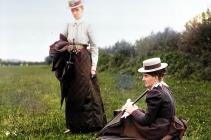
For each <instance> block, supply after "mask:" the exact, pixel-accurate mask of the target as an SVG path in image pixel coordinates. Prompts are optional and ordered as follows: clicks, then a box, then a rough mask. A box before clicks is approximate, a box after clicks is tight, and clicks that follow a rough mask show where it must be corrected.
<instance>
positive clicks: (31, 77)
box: [0, 66, 211, 140]
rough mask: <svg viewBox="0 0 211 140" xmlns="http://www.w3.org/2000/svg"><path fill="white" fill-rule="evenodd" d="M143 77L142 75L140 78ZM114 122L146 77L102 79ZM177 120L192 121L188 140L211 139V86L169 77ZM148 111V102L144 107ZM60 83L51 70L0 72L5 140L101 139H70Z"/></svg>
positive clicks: (0, 130)
mask: <svg viewBox="0 0 211 140" xmlns="http://www.w3.org/2000/svg"><path fill="white" fill-rule="evenodd" d="M140 76H141V75H140ZM98 78H99V82H100V87H101V94H102V98H103V101H104V105H105V111H106V114H107V117H108V120H109V119H111V118H112V114H113V110H115V109H117V108H120V107H121V106H122V105H123V104H124V102H125V101H126V99H127V98H131V99H134V98H135V97H137V96H138V95H139V94H140V93H141V92H142V91H144V88H143V85H142V82H140V81H141V80H140V77H138V76H137V77H136V76H134V77H133V76H131V75H119V74H118V73H109V72H102V73H99V74H98ZM166 81H167V83H168V84H169V85H170V86H171V88H172V91H173V92H174V97H175V99H176V106H177V114H178V116H181V117H183V118H185V119H187V120H188V130H187V133H186V135H185V137H184V139H185V140H208V139H211V127H210V126H211V119H210V118H211V82H204V81H200V82H199V81H181V80H180V81H179V80H176V79H173V78H172V77H170V76H168V77H167V79H166ZM138 105H139V106H143V107H144V101H143V100H142V101H140V102H139V103H138ZM64 130H65V121H64V108H62V109H60V89H59V83H58V81H57V80H56V78H55V77H54V74H53V73H52V72H51V70H50V67H49V66H29V67H0V139H2V140H5V139H6V140H7V139H8V140H10V139H12V140H13V139H20V140H22V139H29V140H40V139H49V140H52V139H56V140H57V139H62V140H65V139H67V140H79V139H80V140H81V139H83V140H86V139H89V140H92V139H95V135H94V134H92V133H90V134H72V135H65V134H63V131H64Z"/></svg>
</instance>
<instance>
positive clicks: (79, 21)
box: [74, 18, 83, 24]
mask: <svg viewBox="0 0 211 140" xmlns="http://www.w3.org/2000/svg"><path fill="white" fill-rule="evenodd" d="M82 22H83V19H82V18H80V19H79V20H75V21H74V23H75V24H80V23H82Z"/></svg>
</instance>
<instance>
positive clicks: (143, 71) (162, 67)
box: [138, 63, 168, 73]
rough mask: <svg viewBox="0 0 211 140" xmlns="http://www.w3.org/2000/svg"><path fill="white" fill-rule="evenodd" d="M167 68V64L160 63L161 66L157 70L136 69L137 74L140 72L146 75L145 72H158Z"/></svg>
mask: <svg viewBox="0 0 211 140" xmlns="http://www.w3.org/2000/svg"><path fill="white" fill-rule="evenodd" d="M167 66H168V64H167V63H161V66H160V67H159V68H155V69H150V70H145V69H144V67H142V68H139V69H138V72H141V73H146V72H154V71H158V70H161V69H164V68H166V67H167Z"/></svg>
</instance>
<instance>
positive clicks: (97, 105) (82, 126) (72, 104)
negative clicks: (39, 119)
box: [65, 49, 106, 132]
mask: <svg viewBox="0 0 211 140" xmlns="http://www.w3.org/2000/svg"><path fill="white" fill-rule="evenodd" d="M72 61H73V63H74V65H73V69H72V74H71V78H70V80H68V81H66V83H65V85H66V88H65V92H66V98H65V102H66V106H65V117H66V125H67V128H69V129H71V131H72V132H92V131H98V130H100V129H101V128H103V127H104V125H105V124H106V116H105V112H104V107H103V102H102V98H101V95H100V88H99V84H98V80H97V76H96V77H94V78H91V73H90V71H91V57H90V53H89V51H88V50H86V49H82V50H81V51H80V52H79V53H78V54H72Z"/></svg>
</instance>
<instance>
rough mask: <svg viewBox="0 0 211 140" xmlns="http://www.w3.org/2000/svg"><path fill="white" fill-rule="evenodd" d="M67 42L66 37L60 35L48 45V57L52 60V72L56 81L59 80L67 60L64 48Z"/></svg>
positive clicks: (67, 53) (67, 55) (67, 56)
mask: <svg viewBox="0 0 211 140" xmlns="http://www.w3.org/2000/svg"><path fill="white" fill-rule="evenodd" d="M68 44H69V42H68V41H67V38H66V36H64V35H63V34H60V37H59V40H58V41H56V42H54V43H53V44H52V45H50V50H49V55H50V56H51V57H52V58H53V64H52V71H55V75H56V77H57V79H58V80H61V77H62V73H63V70H64V67H65V65H66V61H67V60H68V59H69V55H70V54H69V52H68V51H67V49H66V48H65V46H67V45H68Z"/></svg>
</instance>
